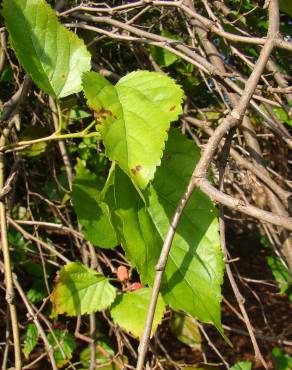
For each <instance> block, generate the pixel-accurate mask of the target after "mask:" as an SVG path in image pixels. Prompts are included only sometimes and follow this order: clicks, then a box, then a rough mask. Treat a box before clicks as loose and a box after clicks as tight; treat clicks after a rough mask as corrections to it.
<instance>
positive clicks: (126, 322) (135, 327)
mask: <svg viewBox="0 0 292 370" xmlns="http://www.w3.org/2000/svg"><path fill="white" fill-rule="evenodd" d="M151 292H152V289H150V288H142V289H138V290H136V291H134V292H128V293H124V294H121V295H119V296H118V297H117V299H116V300H115V302H114V304H113V306H112V307H111V309H110V312H111V316H112V318H113V320H114V322H115V323H116V324H118V325H119V326H121V327H122V328H124V329H125V330H127V331H128V332H130V333H132V334H133V335H135V336H136V337H138V338H141V336H142V334H143V329H144V325H145V321H146V316H147V311H148V307H149V302H150V298H151ZM164 311H165V303H164V301H163V299H162V298H161V296H160V295H159V296H158V301H157V305H156V310H155V314H154V319H153V325H152V331H151V336H152V335H153V334H154V333H155V331H156V329H157V327H158V325H159V324H160V323H161V320H162V318H163V315H164Z"/></svg>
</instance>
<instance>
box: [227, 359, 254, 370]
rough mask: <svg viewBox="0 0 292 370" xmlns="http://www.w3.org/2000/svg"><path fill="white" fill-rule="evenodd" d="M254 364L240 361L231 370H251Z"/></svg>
mask: <svg viewBox="0 0 292 370" xmlns="http://www.w3.org/2000/svg"><path fill="white" fill-rule="evenodd" d="M251 368H252V363H251V362H250V361H239V362H237V363H236V364H234V365H233V366H232V367H231V368H230V370H251Z"/></svg>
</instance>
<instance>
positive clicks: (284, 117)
mask: <svg viewBox="0 0 292 370" xmlns="http://www.w3.org/2000/svg"><path fill="white" fill-rule="evenodd" d="M273 111H274V112H275V113H276V116H277V117H278V118H279V119H280V120H281V121H282V122H284V123H287V125H289V126H292V120H291V119H290V118H289V115H288V113H287V112H286V111H285V110H284V109H282V108H273Z"/></svg>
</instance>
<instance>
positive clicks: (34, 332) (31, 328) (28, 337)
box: [22, 324, 39, 359]
mask: <svg viewBox="0 0 292 370" xmlns="http://www.w3.org/2000/svg"><path fill="white" fill-rule="evenodd" d="M38 336H39V335H38V329H37V327H36V326H35V324H28V326H27V329H26V332H25V335H24V347H23V350H22V352H23V353H24V356H25V358H26V359H27V358H28V357H29V355H30V353H31V351H32V350H33V349H34V348H35V346H36V345H37V342H38Z"/></svg>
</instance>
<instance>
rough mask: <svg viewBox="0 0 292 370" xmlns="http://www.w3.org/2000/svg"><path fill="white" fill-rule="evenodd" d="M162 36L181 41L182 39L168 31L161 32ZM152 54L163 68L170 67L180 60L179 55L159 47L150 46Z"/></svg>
mask: <svg viewBox="0 0 292 370" xmlns="http://www.w3.org/2000/svg"><path fill="white" fill-rule="evenodd" d="M161 36H164V37H167V38H170V39H173V40H180V41H181V38H178V37H177V36H176V35H174V34H172V33H171V32H169V31H166V30H163V31H162V32H161ZM150 52H151V55H152V56H153V58H154V60H155V62H156V63H157V64H159V65H160V66H162V67H169V66H171V65H172V64H173V63H175V62H176V61H177V60H178V59H179V58H178V56H177V55H175V54H173V53H171V52H170V51H168V50H165V49H163V48H160V47H157V46H150Z"/></svg>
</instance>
